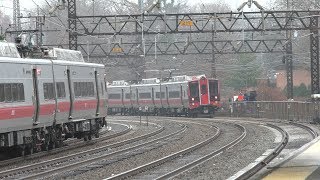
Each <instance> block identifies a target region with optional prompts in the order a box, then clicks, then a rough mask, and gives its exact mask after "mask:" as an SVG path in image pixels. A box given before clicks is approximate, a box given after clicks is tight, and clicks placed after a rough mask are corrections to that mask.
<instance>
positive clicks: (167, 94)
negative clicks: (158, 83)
mask: <svg viewBox="0 0 320 180" xmlns="http://www.w3.org/2000/svg"><path fill="white" fill-rule="evenodd" d="M166 98H167V104H168V106H170V104H169V92H168V86H166Z"/></svg>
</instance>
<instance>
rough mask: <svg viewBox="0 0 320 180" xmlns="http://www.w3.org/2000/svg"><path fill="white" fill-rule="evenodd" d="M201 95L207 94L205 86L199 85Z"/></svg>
mask: <svg viewBox="0 0 320 180" xmlns="http://www.w3.org/2000/svg"><path fill="white" fill-rule="evenodd" d="M201 94H207V86H206V85H205V84H203V85H201Z"/></svg>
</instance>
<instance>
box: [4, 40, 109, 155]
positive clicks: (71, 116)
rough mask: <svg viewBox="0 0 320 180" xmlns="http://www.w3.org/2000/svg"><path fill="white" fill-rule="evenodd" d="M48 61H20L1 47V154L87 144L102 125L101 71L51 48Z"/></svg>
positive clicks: (8, 47)
mask: <svg viewBox="0 0 320 180" xmlns="http://www.w3.org/2000/svg"><path fill="white" fill-rule="evenodd" d="M47 53H48V56H50V57H51V58H50V59H49V58H48V59H27V58H20V56H19V52H18V51H17V49H16V46H15V44H10V43H6V42H0V77H1V78H0V150H1V151H8V150H9V151H12V150H13V151H12V152H15V153H17V154H21V155H24V154H26V153H28V154H31V153H33V152H34V151H41V150H48V149H51V148H55V147H60V146H62V145H63V143H62V142H63V140H65V139H67V138H84V140H90V139H91V138H92V137H93V136H95V137H98V136H99V129H101V127H102V126H104V125H105V117H106V113H107V112H106V111H107V110H106V106H107V104H106V103H107V96H106V85H105V68H104V66H103V65H100V64H92V63H85V62H84V60H83V58H82V55H81V53H80V52H78V51H71V50H62V49H52V50H51V51H49V52H47Z"/></svg>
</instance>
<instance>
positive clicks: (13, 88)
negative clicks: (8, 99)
mask: <svg viewBox="0 0 320 180" xmlns="http://www.w3.org/2000/svg"><path fill="white" fill-rule="evenodd" d="M11 93H12V101H18V94H19V92H18V84H11Z"/></svg>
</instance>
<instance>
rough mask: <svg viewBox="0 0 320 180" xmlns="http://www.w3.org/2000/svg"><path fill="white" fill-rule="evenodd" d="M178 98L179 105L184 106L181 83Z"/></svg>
mask: <svg viewBox="0 0 320 180" xmlns="http://www.w3.org/2000/svg"><path fill="white" fill-rule="evenodd" d="M180 100H181V105H182V106H184V104H183V90H182V84H180Z"/></svg>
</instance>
